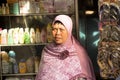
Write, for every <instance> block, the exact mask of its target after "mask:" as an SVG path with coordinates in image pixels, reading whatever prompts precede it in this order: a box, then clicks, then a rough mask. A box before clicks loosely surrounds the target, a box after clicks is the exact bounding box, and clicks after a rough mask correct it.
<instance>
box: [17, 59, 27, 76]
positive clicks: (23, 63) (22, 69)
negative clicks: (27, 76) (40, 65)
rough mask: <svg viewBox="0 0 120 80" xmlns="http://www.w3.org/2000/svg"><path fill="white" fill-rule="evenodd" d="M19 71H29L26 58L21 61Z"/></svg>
mask: <svg viewBox="0 0 120 80" xmlns="http://www.w3.org/2000/svg"><path fill="white" fill-rule="evenodd" d="M19 72H20V73H21V74H22V73H26V72H27V66H26V61H25V59H21V60H20V62H19Z"/></svg>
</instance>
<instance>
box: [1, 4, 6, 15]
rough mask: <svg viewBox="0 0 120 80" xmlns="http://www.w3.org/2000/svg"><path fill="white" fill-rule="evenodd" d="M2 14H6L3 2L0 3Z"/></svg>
mask: <svg viewBox="0 0 120 80" xmlns="http://www.w3.org/2000/svg"><path fill="white" fill-rule="evenodd" d="M2 14H6V9H5V4H4V3H2Z"/></svg>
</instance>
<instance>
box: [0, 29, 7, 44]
mask: <svg viewBox="0 0 120 80" xmlns="http://www.w3.org/2000/svg"><path fill="white" fill-rule="evenodd" d="M1 44H3V45H6V44H7V29H3V30H2V33H1Z"/></svg>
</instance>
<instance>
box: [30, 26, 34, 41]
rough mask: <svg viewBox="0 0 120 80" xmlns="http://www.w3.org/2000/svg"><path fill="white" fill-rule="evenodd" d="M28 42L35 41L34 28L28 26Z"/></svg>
mask: <svg viewBox="0 0 120 80" xmlns="http://www.w3.org/2000/svg"><path fill="white" fill-rule="evenodd" d="M30 42H31V43H35V30H34V28H30Z"/></svg>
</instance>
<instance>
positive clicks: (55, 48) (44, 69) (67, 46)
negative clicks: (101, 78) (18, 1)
mask: <svg viewBox="0 0 120 80" xmlns="http://www.w3.org/2000/svg"><path fill="white" fill-rule="evenodd" d="M56 20H59V21H60V22H62V23H63V24H64V26H65V27H66V29H67V31H68V34H69V36H68V39H67V41H66V42H65V43H64V44H61V45H56V44H55V43H54V42H53V43H50V44H48V45H46V46H45V48H44V49H43V51H42V57H41V61H40V67H39V72H38V74H37V76H36V80H77V78H80V77H82V78H87V80H95V75H94V71H93V67H92V63H91V60H90V58H89V57H88V55H87V53H86V51H85V50H84V48H83V47H82V46H81V45H80V44H79V42H78V41H77V40H76V39H75V38H74V37H73V36H72V26H73V23H72V20H71V18H70V17H69V16H67V15H58V16H57V17H56V18H55V20H54V21H53V24H54V22H55V21H56Z"/></svg>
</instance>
